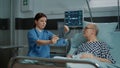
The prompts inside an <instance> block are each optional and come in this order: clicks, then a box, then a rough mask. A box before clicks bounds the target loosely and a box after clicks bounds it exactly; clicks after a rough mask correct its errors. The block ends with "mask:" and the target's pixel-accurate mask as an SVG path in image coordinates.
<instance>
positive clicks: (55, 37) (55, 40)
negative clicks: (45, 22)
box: [51, 35, 59, 44]
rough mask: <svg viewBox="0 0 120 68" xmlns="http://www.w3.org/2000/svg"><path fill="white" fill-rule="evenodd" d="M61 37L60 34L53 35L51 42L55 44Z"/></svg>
mask: <svg viewBox="0 0 120 68" xmlns="http://www.w3.org/2000/svg"><path fill="white" fill-rule="evenodd" d="M58 39H59V37H58V36H56V35H55V36H53V38H52V39H51V44H55V43H56V42H57V40H58Z"/></svg>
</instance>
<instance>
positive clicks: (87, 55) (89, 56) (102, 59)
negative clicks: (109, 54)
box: [80, 53, 111, 63]
mask: <svg viewBox="0 0 120 68" xmlns="http://www.w3.org/2000/svg"><path fill="white" fill-rule="evenodd" d="M80 58H93V59H94V58H95V59H97V60H99V61H101V62H108V63H111V61H110V60H108V59H105V58H100V57H96V56H94V55H93V54H91V53H84V54H82V55H81V56H80Z"/></svg>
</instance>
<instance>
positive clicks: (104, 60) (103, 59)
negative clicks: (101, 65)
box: [95, 57, 111, 63]
mask: <svg viewBox="0 0 120 68" xmlns="http://www.w3.org/2000/svg"><path fill="white" fill-rule="evenodd" d="M95 58H96V59H97V60H99V61H101V62H108V63H111V61H110V60H108V59H105V58H99V57H95Z"/></svg>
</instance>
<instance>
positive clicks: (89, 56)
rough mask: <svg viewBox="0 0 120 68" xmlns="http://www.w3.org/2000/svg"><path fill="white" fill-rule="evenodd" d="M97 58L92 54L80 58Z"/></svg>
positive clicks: (85, 54) (84, 54)
mask: <svg viewBox="0 0 120 68" xmlns="http://www.w3.org/2000/svg"><path fill="white" fill-rule="evenodd" d="M94 57H95V56H94V55H93V54H91V53H83V54H82V55H81V56H80V58H94Z"/></svg>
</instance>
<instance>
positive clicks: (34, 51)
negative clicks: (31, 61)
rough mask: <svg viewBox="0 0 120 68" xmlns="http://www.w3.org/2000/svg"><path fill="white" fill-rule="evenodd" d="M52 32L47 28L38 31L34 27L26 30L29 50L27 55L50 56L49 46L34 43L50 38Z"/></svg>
mask: <svg viewBox="0 0 120 68" xmlns="http://www.w3.org/2000/svg"><path fill="white" fill-rule="evenodd" d="M53 35H54V34H53V33H52V32H50V31H47V30H42V31H38V30H36V29H32V30H30V31H29V32H28V35H27V36H28V44H29V51H28V56H31V57H44V58H49V57H50V46H49V44H47V45H38V44H37V43H36V41H37V40H50V39H51V38H52V37H53Z"/></svg>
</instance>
